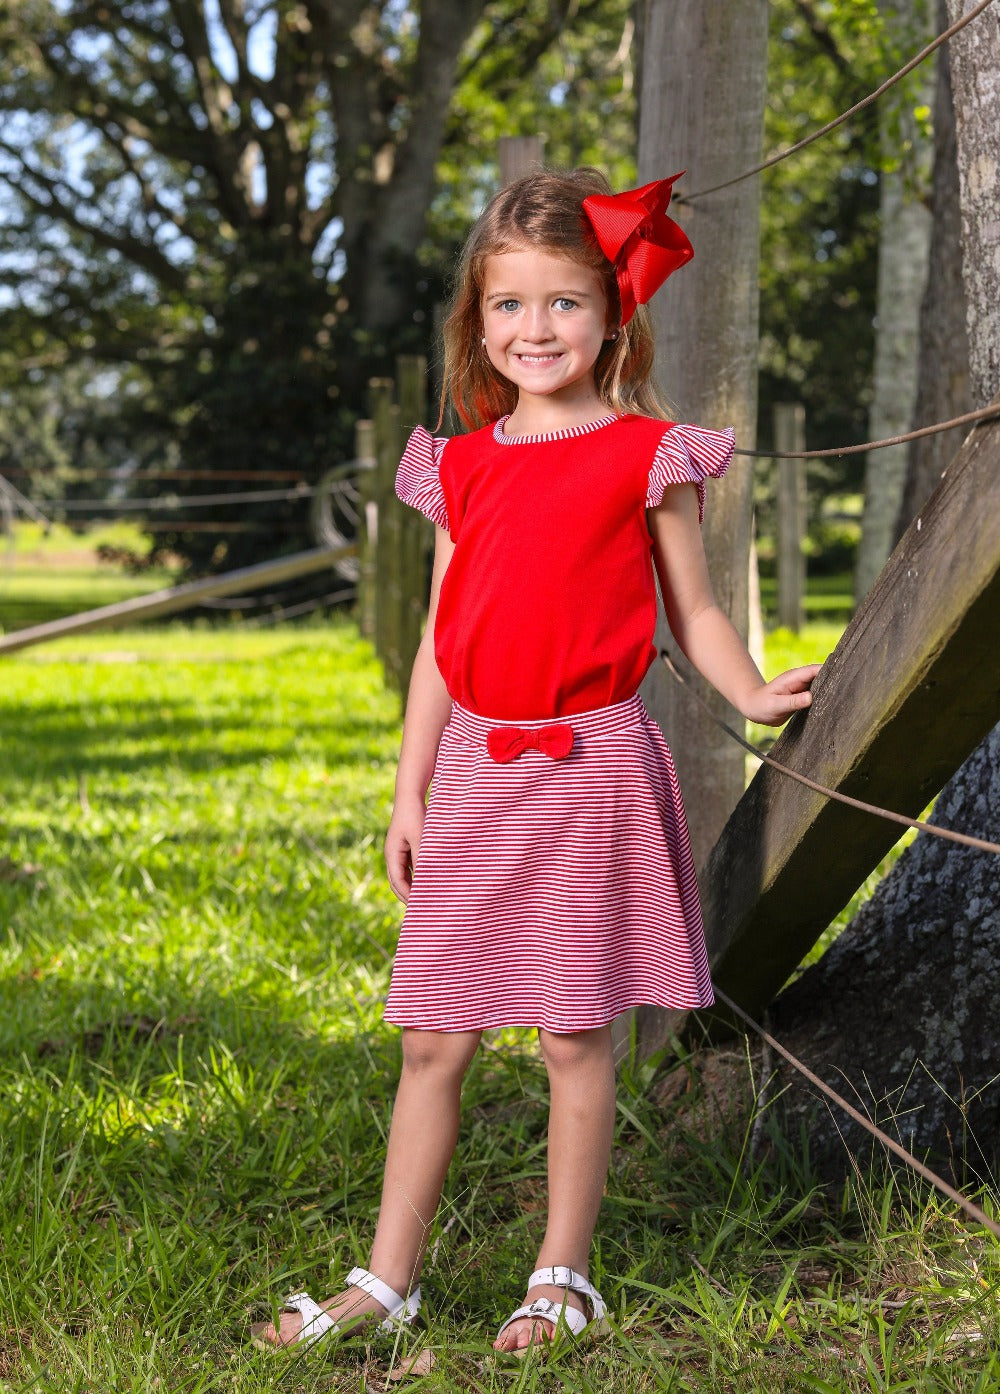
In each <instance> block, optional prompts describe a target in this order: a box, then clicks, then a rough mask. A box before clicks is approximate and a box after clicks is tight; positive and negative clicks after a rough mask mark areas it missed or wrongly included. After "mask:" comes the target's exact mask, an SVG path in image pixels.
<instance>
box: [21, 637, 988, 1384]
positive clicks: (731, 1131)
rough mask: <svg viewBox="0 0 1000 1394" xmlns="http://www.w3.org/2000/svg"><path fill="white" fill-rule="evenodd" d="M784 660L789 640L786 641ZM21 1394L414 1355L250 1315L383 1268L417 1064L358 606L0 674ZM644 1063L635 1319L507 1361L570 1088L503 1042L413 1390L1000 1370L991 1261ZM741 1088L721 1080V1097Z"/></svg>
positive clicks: (387, 1363)
mask: <svg viewBox="0 0 1000 1394" xmlns="http://www.w3.org/2000/svg"><path fill="white" fill-rule="evenodd" d="M769 661H770V660H769ZM0 707H2V713H0V733H2V735H0V739H2V747H3V748H2V752H0V753H2V762H0V794H2V799H3V806H2V817H3V825H4V841H3V852H2V857H0V1283H2V1296H0V1389H2V1390H4V1391H10V1392H11V1394H13V1392H14V1391H19V1394H29V1391H30V1392H31V1394H35V1391H38V1394H50V1392H51V1391H58V1394H63V1391H65V1392H66V1394H71V1392H72V1394H138V1392H139V1391H143V1394H146V1392H147V1391H148V1394H153V1391H159V1392H160V1394H201V1391H209V1390H218V1391H227V1392H228V1394H252V1392H256V1391H264V1390H267V1391H273V1390H284V1391H359V1390H372V1391H374V1390H382V1389H385V1388H388V1387H396V1386H395V1385H390V1384H389V1383H388V1375H389V1373H390V1370H391V1368H392V1366H393V1364H394V1360H395V1359H397V1358H398V1352H397V1353H395V1355H394V1352H393V1351H392V1350H391V1349H387V1348H383V1347H379V1346H377V1345H374V1344H373V1345H365V1344H363V1343H361V1342H358V1341H355V1342H353V1343H351V1342H345V1343H342V1344H341V1345H340V1346H339V1347H338V1346H337V1345H336V1343H329V1348H328V1349H326V1350H325V1351H324V1352H323V1353H321V1354H320V1355H318V1356H317V1357H315V1358H312V1359H299V1358H288V1357H283V1356H273V1355H272V1356H267V1355H264V1354H261V1353H259V1352H256V1351H254V1350H253V1349H252V1348H251V1347H250V1345H249V1343H248V1340H247V1334H248V1326H249V1323H250V1321H251V1320H253V1319H257V1318H259V1317H261V1316H264V1315H266V1314H267V1313H268V1312H269V1311H270V1310H271V1304H272V1303H273V1302H274V1301H275V1299H277V1298H280V1297H281V1296H282V1295H283V1294H284V1293H286V1292H288V1291H293V1290H296V1289H302V1288H308V1289H309V1290H310V1291H312V1292H313V1293H314V1294H315V1295H321V1294H323V1293H325V1292H328V1291H330V1290H332V1289H334V1288H335V1287H336V1285H337V1284H338V1283H339V1282H340V1280H341V1279H342V1277H343V1275H344V1274H345V1273H346V1271H347V1270H348V1269H349V1268H350V1267H351V1266H353V1265H354V1263H355V1262H358V1261H363V1260H364V1257H365V1250H366V1244H367V1241H368V1239H369V1236H370V1233H371V1226H372V1222H373V1217H374V1214H375V1210H376V1206H377V1201H378V1194H379V1181H380V1168H381V1159H382V1149H383V1143H384V1137H385V1132H386V1128H387V1125H388V1119H389V1110H390V1105H391V1098H392V1093H393V1089H394V1085H395V1078H396V1072H397V1068H398V1042H397V1033H396V1032H395V1031H394V1030H393V1029H390V1028H387V1027H385V1026H383V1024H382V1022H381V1003H382V998H383V995H384V992H385V990H386V986H387V982H388V974H389V964H390V955H391V953H392V949H393V944H394V940H395V934H396V931H397V927H398V923H399V918H400V915H399V907H398V906H397V905H396V904H395V902H394V901H393V900H392V898H391V896H390V894H389V891H388V889H387V886H386V884H385V880H384V876H383V870H382V864H381V839H382V834H383V830H384V827H385V824H386V821H387V817H388V812H389V804H390V798H391V788H392V776H393V767H394V760H395V755H396V751H397V749H398V740H399V722H398V709H397V703H396V701H395V699H394V698H392V697H391V696H390V695H388V694H387V693H386V692H385V690H384V688H383V686H382V684H381V679H380V673H379V670H378V667H377V665H376V664H375V662H374V661H373V659H372V656H371V653H370V651H369V649H368V648H367V646H366V645H364V644H363V643H362V642H361V641H360V640H359V639H358V637H357V634H356V632H355V631H354V629H353V628H352V627H350V626H349V625H348V624H342V625H330V626H328V627H318V626H317V627H309V628H299V629H290V628H283V629H280V630H272V631H266V632H257V633H252V634H251V633H246V632H244V633H240V632H238V631H236V630H219V631H211V630H191V629H186V628H184V627H181V626H171V627H167V628H162V629H159V630H155V631H149V632H138V631H132V632H120V633H116V634H111V635H104V636H97V637H93V636H92V637H88V638H86V639H77V640H64V641H61V642H60V643H57V644H53V645H51V646H49V647H46V648H40V649H35V650H26V651H25V652H23V653H20V654H17V655H14V656H12V657H10V658H7V659H5V660H4V666H3V682H2V685H0ZM733 1058H734V1060H735V1062H736V1072H735V1078H737V1079H739V1080H740V1081H741V1085H740V1087H739V1088H737V1089H736V1090H735V1091H734V1092H735V1094H736V1095H737V1096H738V1097H735V1098H733V1097H729V1098H728V1099H726V1098H717V1097H716V1096H715V1095H714V1094H713V1093H712V1091H711V1089H710V1088H709V1087H708V1086H707V1084H706V1082H705V1079H704V1076H703V1075H702V1073H701V1071H700V1069H699V1068H698V1062H697V1061H696V1060H695V1059H694V1058H692V1059H688V1060H686V1061H682V1062H681V1065H680V1067H679V1068H680V1078H681V1080H682V1081H686V1087H685V1088H684V1089H683V1090H682V1089H678V1088H677V1081H678V1073H677V1070H675V1071H674V1073H673V1074H672V1075H671V1076H669V1077H668V1078H667V1080H666V1081H662V1080H660V1079H657V1080H655V1081H654V1064H655V1062H653V1063H650V1064H646V1065H640V1064H638V1063H637V1062H636V1061H634V1060H631V1061H629V1060H626V1061H625V1063H624V1065H623V1070H622V1079H621V1089H620V1107H619V1119H618V1132H617V1137H616V1145H615V1156H614V1163H613V1168H612V1174H611V1177H610V1180H609V1184H608V1190H607V1197H606V1201H605V1205H604V1209H603V1212H602V1217H601V1222H600V1227H599V1239H598V1243H597V1246H596V1249H595V1256H594V1265H593V1269H592V1274H593V1276H594V1279H595V1281H596V1282H597V1284H598V1286H599V1287H600V1288H601V1290H602V1291H603V1293H604V1295H605V1296H606V1298H607V1299H608V1300H609V1302H610V1305H611V1311H612V1314H613V1318H614V1324H615V1327H616V1335H614V1336H613V1337H611V1338H609V1339H607V1340H603V1341H601V1342H600V1343H599V1344H596V1345H594V1346H593V1347H589V1348H586V1349H582V1350H580V1351H576V1350H573V1349H572V1348H563V1349H562V1350H560V1351H559V1352H558V1353H556V1354H555V1355H554V1356H553V1357H552V1358H551V1359H549V1360H548V1361H543V1360H539V1359H534V1358H533V1359H531V1360H529V1361H528V1362H526V1363H525V1364H523V1365H517V1364H513V1363H511V1364H508V1363H506V1362H503V1361H499V1360H496V1359H495V1358H494V1356H493V1354H492V1352H491V1351H490V1341H491V1340H492V1337H493V1333H494V1331H495V1328H496V1326H497V1324H498V1322H499V1320H500V1319H501V1318H502V1317H503V1316H505V1315H506V1314H507V1312H508V1311H509V1310H510V1309H511V1308H512V1307H513V1306H515V1305H517V1304H518V1303H519V1302H520V1300H521V1298H522V1294H523V1287H524V1281H525V1278H526V1276H527V1273H528V1272H529V1271H530V1266H531V1260H532V1258H533V1256H534V1247H535V1246H536V1245H537V1242H538V1239H539V1237H540V1234H541V1228H542V1224H543V1196H544V1189H543V1187H544V1141H545V1114H544V1099H545V1079H544V1071H543V1069H542V1066H541V1063H540V1059H539V1056H538V1053H537V1049H536V1047H535V1045H534V1042H533V1039H532V1037H531V1035H530V1033H527V1032H502V1033H496V1034H494V1035H493V1036H491V1037H490V1039H489V1041H488V1043H487V1045H486V1048H485V1049H484V1050H483V1051H481V1052H480V1056H479V1058H478V1059H477V1061H476V1063H475V1065H474V1066H473V1068H472V1070H471V1071H470V1075H469V1078H468V1082H467V1088H466V1110H465V1121H464V1126H463V1131H462V1137H461V1141H460V1145H459V1152H458V1155H457V1157H456V1161H455V1164H454V1165H453V1167H452V1170H451V1173H450V1175H449V1178H448V1184H447V1189H446V1194H445V1199H444V1203H443V1205H442V1208H441V1213H440V1215H439V1217H438V1219H437V1221H436V1224H435V1228H434V1231H433V1233H432V1237H431V1245H430V1251H429V1259H428V1264H427V1268H426V1272H425V1277H424V1282H423V1288H424V1293H425V1300H426V1310H427V1314H428V1326H427V1329H426V1331H425V1332H424V1333H423V1334H422V1335H420V1336H419V1337H418V1340H419V1341H422V1342H424V1343H426V1344H427V1345H428V1346H429V1347H430V1348H431V1349H432V1350H433V1351H434V1352H435V1353H436V1356H437V1364H436V1367H435V1368H434V1370H433V1371H432V1372H431V1373H430V1374H428V1375H427V1376H425V1377H424V1378H423V1379H422V1380H419V1381H416V1382H411V1384H410V1386H409V1387H413V1388H419V1389H422V1390H429V1391H430V1390H432V1391H437V1392H438V1394H449V1392H450V1391H466V1390H468V1391H510V1394H515V1391H534V1390H538V1391H542V1390H545V1391H561V1390H573V1391H585V1392H586V1391H593V1394H605V1392H606V1391H615V1392H616V1394H617V1391H623V1394H640V1392H641V1394H647V1391H660V1390H676V1391H699V1394H758V1392H759V1394H764V1392H765V1391H766V1394H778V1392H779V1391H788V1394H801V1391H804V1390H811V1391H844V1390H846V1391H862V1390H864V1391H869V1390H884V1391H903V1390H926V1391H955V1394H958V1392H959V1391H961V1394H973V1392H974V1391H981V1394H987V1391H990V1390H995V1389H997V1388H1000V1361H998V1358H997V1356H996V1354H995V1352H996V1350H997V1348H998V1344H1000V1329H998V1319H997V1303H996V1291H997V1283H998V1279H1000V1250H998V1246H997V1245H996V1244H995V1243H993V1242H986V1241H984V1239H983V1238H982V1237H981V1236H980V1235H978V1234H976V1233H973V1232H970V1231H969V1230H967V1229H966V1228H965V1227H964V1226H963V1224H961V1223H960V1222H959V1221H958V1219H957V1218H956V1217H955V1215H954V1214H953V1212H952V1211H951V1209H950V1207H949V1206H948V1205H947V1204H945V1203H943V1202H942V1203H939V1202H938V1201H937V1200H936V1199H935V1198H934V1197H928V1196H927V1195H926V1194H925V1193H923V1192H921V1191H919V1190H917V1189H911V1188H910V1184H909V1182H908V1181H907V1180H902V1179H899V1178H897V1179H896V1180H895V1181H893V1180H892V1179H888V1180H882V1181H874V1182H869V1181H866V1180H864V1179H862V1178H859V1179H858V1180H857V1182H856V1183H852V1184H850V1185H848V1186H847V1187H845V1188H844V1189H843V1190H842V1191H837V1192H836V1193H830V1192H825V1191H823V1190H822V1189H821V1188H820V1187H818V1186H817V1184H816V1182H815V1178H814V1177H813V1176H812V1175H811V1174H810V1171H809V1166H808V1161H807V1159H806V1156H805V1152H806V1144H804V1143H801V1142H798V1141H796V1142H794V1143H791V1142H789V1141H787V1140H786V1139H784V1138H782V1136H781V1134H780V1132H779V1131H778V1129H777V1127H776V1123H775V1119H774V1117H773V1116H772V1115H771V1114H770V1113H769V1114H768V1115H767V1116H766V1117H765V1118H764V1119H763V1120H761V1124H762V1132H761V1136H762V1139H763V1145H762V1146H761V1147H760V1148H759V1149H756V1150H752V1149H751V1147H750V1138H751V1132H752V1129H753V1126H754V1117H753V1106H752V1097H753V1080H752V1078H751V1074H750V1070H749V1066H747V1067H746V1069H745V1070H744V1071H743V1073H742V1074H741V1073H740V1069H739V1060H740V1051H739V1049H738V1048H737V1049H736V1050H735V1051H734V1052H733ZM731 1092H732V1091H731Z"/></svg>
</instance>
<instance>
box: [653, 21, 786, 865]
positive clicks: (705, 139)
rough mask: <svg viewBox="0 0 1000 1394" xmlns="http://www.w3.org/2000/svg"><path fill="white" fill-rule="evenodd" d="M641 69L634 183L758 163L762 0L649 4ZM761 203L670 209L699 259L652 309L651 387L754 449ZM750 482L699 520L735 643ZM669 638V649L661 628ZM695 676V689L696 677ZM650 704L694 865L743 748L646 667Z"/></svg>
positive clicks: (719, 487) (740, 772)
mask: <svg viewBox="0 0 1000 1394" xmlns="http://www.w3.org/2000/svg"><path fill="white" fill-rule="evenodd" d="M642 70H643V76H642V89H641V106H640V119H639V178H640V180H641V181H642V182H645V181H647V180H650V179H655V178H657V177H661V176H664V175H669V174H673V173H675V172H676V171H677V170H679V169H684V168H685V167H687V170H688V174H687V176H686V179H685V181H684V182H685V184H686V186H687V187H688V188H689V189H691V190H692V191H694V190H696V189H698V188H701V187H708V186H709V185H712V184H715V183H718V182H720V181H721V180H724V179H728V178H730V177H732V176H733V175H736V174H739V173H741V172H742V171H743V170H745V169H747V168H749V167H751V166H753V165H754V164H756V163H757V162H758V160H759V159H760V152H761V143H762V135H763V120H764V96H765V83H766V74H767V5H766V4H763V3H761V0H739V3H733V0H682V3H678V4H668V3H667V2H666V0H647V4H646V9H645V15H644V24H643V59H642ZM681 195H682V197H683V191H682V190H681ZM759 204H760V181H759V179H756V178H754V179H748V180H744V181H743V182H742V183H739V184H736V185H735V186H734V187H732V188H730V189H726V190H724V191H722V192H720V193H717V194H711V195H709V196H708V197H706V198H702V199H698V200H696V201H695V202H694V203H692V204H691V205H690V206H684V205H683V203H681V204H679V205H675V207H674V209H673V210H672V213H673V216H675V217H676V218H677V219H678V221H679V222H681V223H683V224H684V226H685V229H686V231H687V232H688V234H689V236H690V237H691V240H692V242H693V244H694V247H695V257H694V261H693V262H692V263H691V264H690V265H689V266H686V267H685V268H684V269H683V271H681V272H680V273H679V274H678V275H677V276H676V277H674V278H673V279H672V280H671V281H670V282H669V283H668V284H667V285H666V286H665V287H664V289H663V290H662V291H661V292H660V293H659V294H658V295H657V296H656V298H655V299H654V300H653V302H652V306H651V309H652V315H653V321H654V325H655V328H656V336H657V345H658V346H657V369H658V375H659V379H660V382H661V384H662V386H663V387H664V388H665V390H666V392H667V395H668V397H669V398H671V399H672V400H673V401H674V402H675V403H676V404H677V408H678V414H679V416H680V418H681V419H682V420H692V421H697V422H699V423H700V424H702V425H705V426H710V427H714V428H721V427H723V426H727V425H733V426H734V427H735V428H736V435H737V439H738V441H739V443H740V444H741V445H744V446H750V447H752V446H753V443H754V439H755V435H756V424H757V423H756V411H757V391H756V372H757V362H756V360H757V308H758V307H757V300H758V295H757V261H758V255H759V233H758V220H759ZM752 485H753V477H752V472H751V468H750V466H749V465H748V464H747V463H746V462H745V461H743V460H737V461H736V462H735V463H734V465H733V467H732V469H731V470H730V471H729V475H728V477H727V478H726V479H725V480H723V481H722V482H721V483H715V484H712V485H710V487H709V497H708V506H707V509H706V514H705V545H706V549H707V552H708V557H709V564H710V566H711V568H712V577H713V582H714V584H715V588H716V593H717V595H718V597H719V601H720V603H721V605H722V608H723V609H724V610H725V611H726V612H727V613H728V614H729V615H730V617H731V618H732V620H733V621H734V623H735V624H736V626H737V628H738V629H739V630H740V631H741V632H742V633H743V634H746V632H747V607H748V600H747V591H748V558H749V553H750V536H751V501H752V499H751V491H752ZM664 642H665V643H667V645H668V647H670V648H671V649H672V648H673V645H672V642H671V641H670V639H669V634H668V633H666V632H665V631H664ZM675 656H676V655H675ZM695 681H697V682H698V683H701V679H700V678H698V677H697V675H695ZM702 686H704V684H702ZM708 695H709V700H710V701H711V702H712V705H713V707H714V710H715V711H716V712H718V713H719V714H720V715H724V716H725V717H726V719H728V720H731V719H732V712H731V710H730V709H729V707H728V706H727V705H726V703H725V702H724V701H723V700H722V698H720V697H718V696H716V695H715V694H714V693H709V694H708ZM644 696H645V699H646V702H647V704H648V706H649V708H650V711H651V712H652V714H653V715H654V716H655V717H656V719H657V720H658V721H659V722H660V724H661V725H662V726H663V728H664V730H665V732H666V735H667V739H668V740H669V741H670V743H671V745H672V747H673V752H674V757H675V759H676V762H677V766H678V770H679V774H680V780H681V784H682V787H685V788H686V789H687V790H688V791H689V796H688V801H687V811H688V822H689V825H690V829H691V841H692V846H693V848H694V854H695V861H696V863H697V864H698V865H699V866H701V865H703V864H704V862H705V859H706V857H707V855H708V853H709V851H710V850H711V847H712V846H713V844H714V842H715V840H716V838H717V837H718V835H719V833H720V831H721V830H722V828H723V826H724V825H725V822H726V819H727V818H728V816H729V814H730V812H731V811H732V809H733V808H734V807H735V805H736V803H737V801H738V799H739V797H740V795H741V793H742V792H743V786H744V782H745V776H744V761H743V756H742V753H741V752H740V750H739V748H738V747H737V746H735V745H734V744H733V743H732V742H731V741H729V740H728V739H727V737H726V736H724V735H722V734H721V733H720V732H719V731H718V730H717V729H716V728H715V726H714V725H713V724H712V723H711V721H710V720H709V719H708V717H707V716H705V715H704V714H703V713H702V711H701V710H700V709H699V707H698V706H697V704H696V703H695V702H694V701H693V700H692V698H691V695H690V694H689V693H685V692H683V691H680V690H679V689H678V687H677V686H676V684H675V683H674V681H673V680H672V679H671V678H670V677H669V675H667V674H666V672H665V670H663V669H662V667H660V666H657V667H656V668H654V669H653V671H652V673H651V674H650V677H649V678H648V679H647V682H646V685H645V688H644Z"/></svg>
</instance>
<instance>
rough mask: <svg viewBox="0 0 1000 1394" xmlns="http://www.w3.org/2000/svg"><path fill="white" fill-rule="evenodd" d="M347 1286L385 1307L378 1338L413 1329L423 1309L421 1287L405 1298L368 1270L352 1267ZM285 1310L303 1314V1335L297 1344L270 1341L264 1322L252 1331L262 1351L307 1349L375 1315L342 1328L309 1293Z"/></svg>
mask: <svg viewBox="0 0 1000 1394" xmlns="http://www.w3.org/2000/svg"><path fill="white" fill-rule="evenodd" d="M346 1286H347V1287H350V1288H360V1289H361V1291H362V1292H366V1293H368V1295H369V1297H374V1299H375V1301H376V1302H378V1303H380V1304H381V1305H382V1306H383V1307H384V1308H385V1310H386V1315H385V1316H384V1317H383V1318H382V1320H381V1321H380V1322H379V1324H378V1325H377V1326H376V1327H375V1334H376V1335H383V1336H392V1335H395V1334H396V1332H397V1331H399V1330H400V1328H401V1327H404V1326H410V1325H411V1324H412V1322H413V1321H414V1319H415V1317H416V1315H417V1313H418V1312H419V1310H420V1288H419V1287H416V1288H414V1289H413V1291H412V1292H411V1293H409V1294H408V1296H406V1297H401V1296H400V1294H399V1293H398V1292H396V1290H395V1289H394V1288H391V1287H390V1286H389V1284H388V1283H383V1281H382V1279H381V1278H376V1276H375V1274H374V1273H369V1272H368V1270H367V1268H352V1269H351V1271H350V1273H348V1275H347V1281H346ZM281 1310H282V1311H283V1312H298V1313H299V1315H300V1316H301V1317H302V1326H301V1329H300V1330H299V1334H298V1335H297V1336H296V1337H295V1340H294V1341H281V1340H277V1341H266V1340H264V1338H263V1335H262V1333H263V1331H265V1330H266V1329H267V1327H268V1326H269V1325H270V1323H269V1322H260V1323H259V1324H258V1325H257V1326H254V1327H251V1329H250V1335H251V1339H252V1341H253V1344H254V1345H255V1346H256V1347H257V1349H258V1350H307V1349H308V1348H309V1347H310V1346H312V1345H314V1344H315V1343H316V1342H317V1341H319V1340H321V1339H322V1338H323V1337H324V1336H329V1335H331V1334H332V1333H333V1332H336V1331H341V1330H346V1331H353V1330H355V1329H356V1328H357V1327H359V1326H363V1325H364V1323H365V1322H366V1321H368V1320H369V1317H370V1316H373V1315H374V1313H367V1312H366V1313H365V1314H364V1315H363V1316H360V1317H359V1318H358V1319H357V1321H350V1320H348V1323H347V1325H346V1327H341V1326H338V1324H337V1323H336V1322H335V1321H334V1319H333V1317H331V1316H330V1314H329V1313H328V1312H326V1311H324V1309H323V1308H322V1307H321V1306H320V1305H319V1303H318V1302H314V1301H313V1299H312V1298H311V1297H310V1296H309V1294H308V1293H307V1292H293V1293H292V1295H291V1297H287V1298H286V1299H285V1301H284V1302H283V1303H282V1307H281ZM276 1334H278V1333H276Z"/></svg>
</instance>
